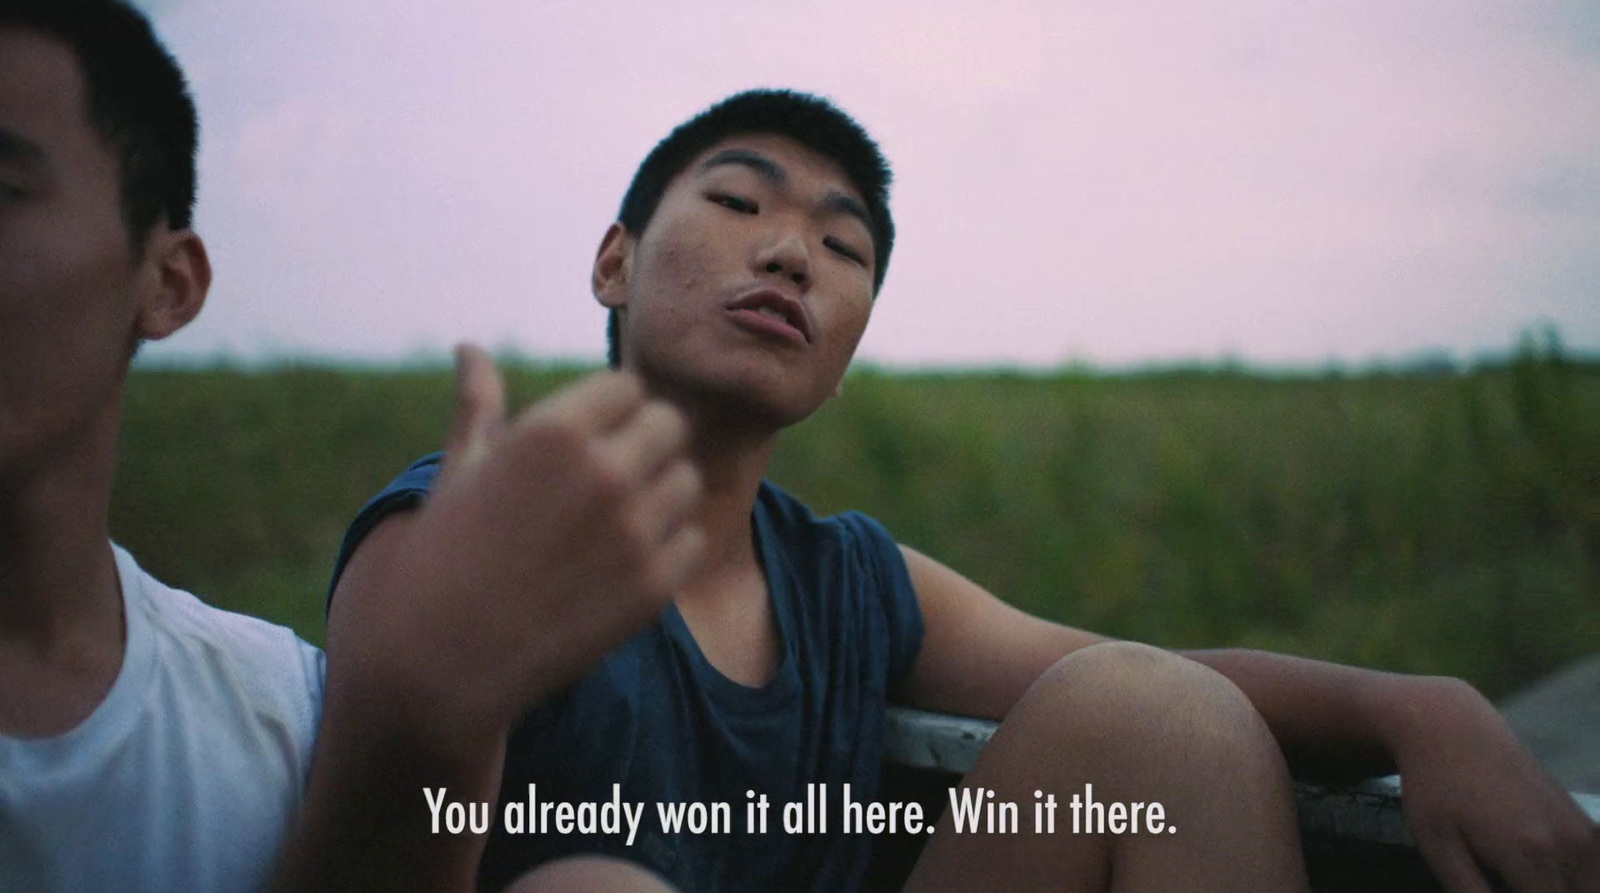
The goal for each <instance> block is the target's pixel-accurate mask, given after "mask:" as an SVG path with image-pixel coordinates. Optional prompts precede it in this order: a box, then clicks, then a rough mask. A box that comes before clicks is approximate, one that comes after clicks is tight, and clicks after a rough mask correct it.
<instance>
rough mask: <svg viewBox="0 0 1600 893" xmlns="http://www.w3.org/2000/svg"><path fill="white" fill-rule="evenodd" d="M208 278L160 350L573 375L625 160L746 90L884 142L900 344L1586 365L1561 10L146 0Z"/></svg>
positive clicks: (886, 292) (597, 321)
mask: <svg viewBox="0 0 1600 893" xmlns="http://www.w3.org/2000/svg"><path fill="white" fill-rule="evenodd" d="M146 6H147V7H148V8H152V9H154V10H155V13H156V21H157V24H158V27H159V29H160V30H161V31H162V32H163V34H164V35H165V36H166V38H167V39H168V41H169V43H170V44H171V45H172V48H173V49H174V51H175V52H176V53H177V54H178V56H179V58H180V59H181V61H182V62H183V63H184V64H185V66H186V68H187V69H188V71H189V73H190V76H191V79H192V80H193V82H194V87H195V92H196V96H197V99H198V102H199V105H200V110H201V118H202V122H203V127H204V137H203V150H202V158H201V178H202V179H201V200H200V213H199V220H198V223H199V226H200V228H201V230H202V232H203V234H204V235H205V236H206V238H207V241H208V244H209V245H210V246H211V249H212V253H213V260H214V262H215V265H216V268H217V271H218V277H217V283H216V287H215V288H214V290H213V292H212V297H211V302H210V304H209V306H208V307H207V308H206V311H205V313H204V315H203V316H202V318H201V320H200V321H199V322H198V323H197V324H195V325H194V326H192V327H191V328H190V329H189V330H187V331H185V332H183V333H181V334H180V335H179V336H177V337H176V338H174V339H173V340H172V341H170V342H169V343H167V344H164V345H160V346H157V347H156V348H155V349H153V350H151V351H150V352H149V356H150V357H151V358H152V359H158V360H159V359H174V358H182V357H191V356H195V355H200V356H212V355H215V354H218V353H227V354H230V355H233V356H236V357H242V358H247V359H262V358H273V357H282V356H310V357H318V358H340V359H362V360H379V361H382V360H391V359H399V358H407V357H416V356H442V354H443V351H444V350H446V349H447V348H448V346H449V345H450V344H451V343H452V342H454V341H456V340H459V339H462V338H471V339H474V340H477V341H480V342H483V343H485V344H487V345H490V346H492V347H514V348H516V349H518V350H520V351H521V352H523V353H525V354H528V355H532V356H537V357H557V358H576V359H585V360H594V361H598V360H599V358H600V357H601V354H602V351H603V344H604V339H603V328H604V317H603V314H602V313H601V312H600V310H599V309H598V308H597V307H596V306H595V305H594V303H593V301H592V299H591V298H590V297H589V295H588V284H587V283H588V276H589V262H590V259H591V258H592V256H593V252H594V248H595V245H596V243H597V241H598V239H599V237H600V234H601V233H602V231H603V230H604V228H605V225H606V224H607V223H608V222H609V221H610V220H611V218H612V215H613V214H614V212H615V209H616V205H617V202H618V201H619V200H620V198H621V196H622V192H623V189H624V188H625V187H626V185H627V181H628V179H629V177H630V176H631V174H632V172H633V169H634V167H635V165H637V163H638V162H639V160H640V159H641V158H642V157H643V156H644V154H645V152H646V151H648V149H649V148H650V146H651V145H652V144H653V143H654V142H655V141H656V140H657V139H659V138H660V137H661V136H662V135H664V134H665V133H666V131H667V130H668V129H670V128H671V127H672V125H674V124H675V123H677V122H678V121H680V120H682V119H683V118H685V117H688V116H689V115H691V114H693V113H694V112H696V111H698V110H699V109H700V108H702V107H704V106H705V105H708V104H709V103H711V102H713V101H715V100H716V99H718V98H720V97H722V96H724V95H726V94H728V93H731V92H735V91H737V90H740V89H743V88H746V87H751V86H787V87H795V88H800V89H807V90H811V91H814V92H818V93H821V94H824V95H827V96H830V97H832V98H833V99H835V100H836V101H837V102H839V103H840V104H841V105H842V106H843V107H844V108H845V109H847V110H848V111H850V112H851V113H853V114H855V115H856V116H857V117H858V118H859V119H860V120H861V121H862V123H863V124H865V125H866V127H867V128H868V129H869V130H870V131H872V132H873V133H874V134H875V135H876V136H877V137H878V139H879V141H880V142H881V143H882V145H883V147H884V149H885V151H886V153H887V154H888V156H889V158H890V160H891V162H892V163H893V164H894V166H895V169H896V174H897V187H896V191H895V194H894V200H893V207H894V211H895V216H896V220H897V223H898V224H899V227H900V240H899V242H898V244H897V247H896V251H895V256H894V261H893V264H892V265H891V268H890V270H889V275H888V280H887V282H886V283H885V286H884V289H883V292H882V295H881V297H880V300H879V305H878V308H877V310H876V313H875V318H874V320H873V322H872V325H871V326H870V327H869V329H868V332H867V336H866V339H865V341H864V342H863V344H862V348H861V356H862V357H864V358H866V359H870V360H872V361H874V362H878V363H883V364H888V365H894V366H927V365H940V366H950V365H972V364H985V365H988V364H1004V365H1028V366H1035V365H1038V366H1048V365H1055V364H1058V363H1063V362H1069V361H1074V360H1078V361H1086V362H1092V363H1099V364H1129V363H1143V362H1173V361H1182V360H1209V359H1217V358H1221V357H1237V358H1241V359H1244V360H1246V361H1250V362H1257V363H1264V364H1284V363H1288V364H1318V363H1322V362H1325V361H1328V360H1330V359H1337V360H1343V361H1348V362H1356V363H1362V362H1366V361H1369V360H1372V359H1374V358H1378V357H1388V358H1403V357H1407V356H1414V355H1416V354H1418V353H1420V352H1425V351H1431V350H1445V351H1449V352H1452V353H1454V354H1455V355H1457V356H1458V357H1463V358H1466V357H1470V356H1473V355H1475V354H1477V353H1479V352H1482V351H1504V350H1505V349H1507V348H1509V347H1510V346H1511V345H1512V344H1513V343H1514V341H1515V339H1516V337H1517V335H1518V333H1519V332H1520V331H1522V330H1523V329H1524V328H1527V327H1530V326H1542V325H1544V324H1547V323H1553V324H1555V325H1556V326H1557V327H1558V328H1559V330H1560V331H1561V333H1562V335H1563V336H1564V338H1565V340H1566V342H1567V343H1568V344H1569V345H1571V346H1574V347H1577V348H1579V349H1582V350H1588V351H1595V350H1600V11H1597V10H1596V8H1595V7H1594V6H1593V5H1592V4H1591V3H1588V2H1586V0H1526V2H1522V3H1515V4H1507V3H1503V2H1498V0H1438V2H1421V0H1371V2H1324V3H1318V4H1289V3H1283V2H1281V0H1242V2H1228V3H1221V2H1199V3H1196V2H1180V0H1121V2H1113V0H1090V2H1071V0H1067V2H1040V3H1025V2H992V3H984V4H977V3H972V4H953V3H940V2H921V0H918V2H907V0H896V2H885V3H874V2H870V0H848V2H845V0H816V2H797V3H786V4H758V3H750V2H740V0H725V2H706V3H698V4H681V5H672V4H637V3H623V2H611V0H599V2H596V0H583V2H539V3H519V2H512V0H503V2H493V0H383V2H379V0H338V2H334V3H329V2H324V0H274V2H272V3H260V2H247V0H204V2H199V0H166V2H154V0H152V2H149V3H147V4H146Z"/></svg>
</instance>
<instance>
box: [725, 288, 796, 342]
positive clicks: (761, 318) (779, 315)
mask: <svg viewBox="0 0 1600 893" xmlns="http://www.w3.org/2000/svg"><path fill="white" fill-rule="evenodd" d="M726 310H727V311H728V313H729V314H730V315H731V316H732V317H733V319H734V321H735V322H737V323H739V324H740V325H741V326H743V327H744V328H747V329H752V330H755V331H757V332H762V333H765V334H770V335H773V336H777V337H781V338H783V339H785V340H788V341H792V342H795V343H797V344H809V343H811V320H810V319H808V318H807V316H806V312H805V307H804V306H802V305H801V303H800V302H799V301H797V300H795V299H794V298H791V297H789V296H788V295H785V294H783V293H782V292H779V291H777V290H775V289H770V288H762V289H757V290H756V291H752V292H747V293H745V294H743V295H740V296H739V297H737V298H735V299H734V300H732V301H730V302H728V304H727V305H726Z"/></svg>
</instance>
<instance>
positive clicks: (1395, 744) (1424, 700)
mask: <svg viewBox="0 0 1600 893" xmlns="http://www.w3.org/2000/svg"><path fill="white" fill-rule="evenodd" d="M1481 700H1482V696H1481V695H1479V694H1478V691H1477V689H1475V688H1473V687H1472V686H1471V685H1470V684H1468V683H1467V682H1464V681H1462V680H1460V679H1456V678H1453V677H1449V676H1409V675H1404V674H1399V673H1372V674H1371V675H1370V676H1369V677H1368V678H1367V679H1366V680H1364V684H1363V685H1362V691H1361V704H1362V711H1363V713H1364V715H1365V716H1366V717H1367V722H1368V724H1369V727H1370V728H1372V729H1373V730H1374V731H1375V732H1376V733H1377V736H1378V739H1379V740H1380V741H1381V743H1382V745H1383V748H1384V750H1386V751H1387V752H1388V754H1389V758H1390V759H1391V760H1393V761H1394V763H1395V764H1396V766H1397V767H1398V766H1399V764H1400V763H1402V762H1403V761H1404V759H1405V757H1406V755H1407V754H1408V753H1412V752H1414V751H1415V750H1416V749H1417V748H1418V746H1419V743H1420V742H1421V741H1422V740H1424V739H1426V738H1428V737H1430V736H1433V735H1437V734H1438V733H1439V731H1440V729H1441V728H1443V727H1444V726H1446V725H1448V724H1450V723H1451V722H1452V721H1453V719H1454V717H1456V716H1459V714H1460V711H1461V710H1462V709H1464V708H1465V707H1466V706H1468V702H1469V701H1481Z"/></svg>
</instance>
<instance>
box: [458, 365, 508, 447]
mask: <svg viewBox="0 0 1600 893" xmlns="http://www.w3.org/2000/svg"><path fill="white" fill-rule="evenodd" d="M505 417H506V384H505V379H504V378H502V377H501V375H500V370H499V369H498V368H496V367H495V365H494V360H493V359H492V358H490V356H489V354H488V352H487V351H485V350H484V349H483V348H481V347H479V346H477V345H476V344H462V345H459V346H458V347H457V348H456V415H455V421H454V422H453V423H452V424H451V426H450V439H449V441H447V442H446V443H445V451H446V453H447V455H448V456H449V457H451V459H452V460H453V461H452V464H456V463H459V462H463V461H465V462H471V461H472V460H473V458H474V457H475V456H476V455H477V454H478V453H479V452H480V451H482V450H483V449H484V448H485V447H486V446H487V441H488V439H489V437H490V436H492V435H493V434H494V433H495V432H496V431H498V430H499V429H500V428H501V427H502V426H504V424H505Z"/></svg>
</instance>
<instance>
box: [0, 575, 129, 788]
mask: <svg viewBox="0 0 1600 893" xmlns="http://www.w3.org/2000/svg"><path fill="white" fill-rule="evenodd" d="M110 545H111V550H112V554H113V556H114V557H115V559H116V571H117V597H118V598H119V599H121V600H122V617H123V621H122V622H123V636H124V639H123V648H122V666H121V667H119V668H118V669H117V678H116V679H115V680H113V681H112V683H111V688H110V689H109V690H107V691H106V696H105V698H104V699H102V700H101V701H100V703H99V704H98V705H96V706H95V708H94V710H93V711H91V712H90V713H89V715H88V716H87V717H85V718H84V720H83V721H82V722H80V723H78V724H77V725H76V726H74V727H73V728H71V729H69V730H67V731H65V732H62V733H61V734H59V735H51V736H49V737H46V738H15V737H11V736H7V735H0V743H5V744H9V745H11V746H12V747H21V748H24V749H26V750H27V751H29V752H32V753H36V754H38V755H39V756H40V757H41V758H44V759H51V758H58V757H60V756H66V755H71V756H73V757H74V758H75V759H89V760H92V759H95V757H96V753H97V752H109V751H110V750H112V749H113V748H115V747H116V746H118V744H119V743H120V742H121V739H122V737H123V736H124V735H125V734H127V732H128V731H129V730H131V729H132V728H133V727H134V726H135V725H136V724H137V717H138V713H139V710H140V700H141V699H140V693H141V692H142V691H143V690H144V687H145V684H146V682H147V680H148V679H149V678H150V673H151V668H152V667H153V666H154V663H155V644H154V643H153V642H152V640H151V638H152V633H151V630H150V618H149V616H148V615H147V613H146V610H145V607H146V602H147V601H148V594H147V593H145V591H144V589H143V586H144V579H143V577H144V572H143V571H142V570H140V568H139V565H138V564H137V563H136V562H135V561H134V560H133V556H132V555H129V554H128V552H127V551H126V550H125V549H123V548H122V547H121V546H118V545H117V544H115V543H111V544H110Z"/></svg>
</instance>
